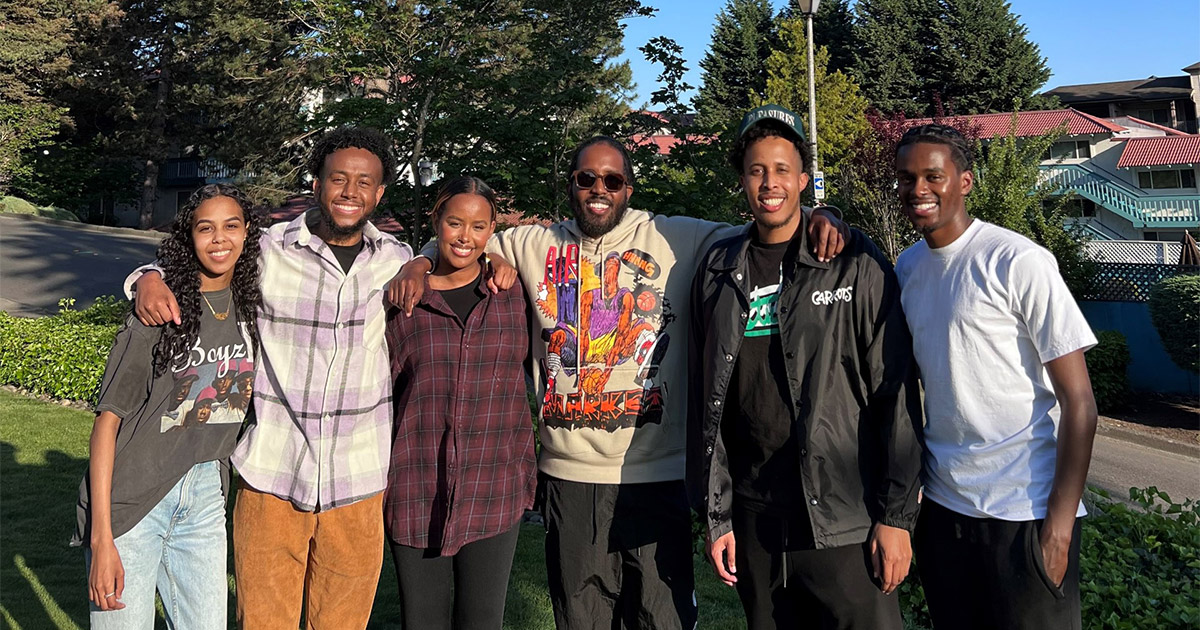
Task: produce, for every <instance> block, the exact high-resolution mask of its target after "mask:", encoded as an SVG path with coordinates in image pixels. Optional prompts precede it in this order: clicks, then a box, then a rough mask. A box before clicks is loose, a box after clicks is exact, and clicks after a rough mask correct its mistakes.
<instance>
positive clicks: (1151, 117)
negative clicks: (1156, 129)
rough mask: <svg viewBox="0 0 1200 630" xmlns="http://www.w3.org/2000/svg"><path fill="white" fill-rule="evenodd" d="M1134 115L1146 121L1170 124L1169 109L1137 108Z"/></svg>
mask: <svg viewBox="0 0 1200 630" xmlns="http://www.w3.org/2000/svg"><path fill="white" fill-rule="evenodd" d="M1134 117H1135V118H1141V119H1142V120H1145V121H1146V122H1152V123H1154V124H1156V125H1169V124H1171V110H1170V109H1139V110H1138V111H1137V114H1136V115H1135V116H1134Z"/></svg>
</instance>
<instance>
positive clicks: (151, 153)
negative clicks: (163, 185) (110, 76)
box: [138, 68, 171, 230]
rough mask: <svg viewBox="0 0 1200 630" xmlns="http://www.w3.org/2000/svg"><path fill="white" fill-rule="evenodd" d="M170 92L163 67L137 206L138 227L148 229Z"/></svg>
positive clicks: (168, 75) (162, 153) (163, 152)
mask: <svg viewBox="0 0 1200 630" xmlns="http://www.w3.org/2000/svg"><path fill="white" fill-rule="evenodd" d="M170 92H171V72H170V70H168V69H166V68H163V69H162V70H161V71H159V74H158V86H157V88H156V89H155V92H154V115H153V116H152V117H151V119H150V137H149V142H147V143H146V165H145V173H143V177H142V201H141V207H140V208H139V210H140V212H139V215H140V219H139V221H138V227H140V228H141V229H143V230H149V229H150V228H152V227H154V202H155V201H156V200H157V199H158V170H159V165H160V164H161V163H162V161H163V159H164V158H165V157H166V144H165V139H164V138H163V134H164V132H165V131H166V128H167V112H166V109H167V95H168V94H170Z"/></svg>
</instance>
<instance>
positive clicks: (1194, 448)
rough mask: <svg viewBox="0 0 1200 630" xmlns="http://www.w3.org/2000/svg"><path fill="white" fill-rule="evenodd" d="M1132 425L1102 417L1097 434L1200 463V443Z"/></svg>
mask: <svg viewBox="0 0 1200 630" xmlns="http://www.w3.org/2000/svg"><path fill="white" fill-rule="evenodd" d="M1132 425H1133V423H1131V422H1126V421H1124V420H1117V419H1115V418H1109V417H1106V416H1100V418H1099V423H1098V424H1097V425H1096V434H1097V435H1105V436H1108V437H1111V438H1113V439H1116V440H1121V441H1122V442H1128V443H1130V444H1137V445H1140V446H1145V447H1147V448H1153V449H1157V450H1160V451H1166V452H1168V453H1174V454H1176V455H1182V456H1184V457H1189V458H1192V459H1196V460H1197V461H1198V462H1200V442H1191V443H1189V442H1186V441H1183V440H1178V439H1173V438H1167V437H1163V436H1160V435H1155V434H1154V433H1150V432H1148V431H1146V430H1145V429H1144V428H1137V427H1135V426H1132ZM1197 474H1200V469H1198V472H1197Z"/></svg>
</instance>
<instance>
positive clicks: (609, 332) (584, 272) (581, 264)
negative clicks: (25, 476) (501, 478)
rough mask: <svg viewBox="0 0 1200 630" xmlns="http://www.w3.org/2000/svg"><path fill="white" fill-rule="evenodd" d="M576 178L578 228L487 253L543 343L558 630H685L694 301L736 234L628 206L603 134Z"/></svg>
mask: <svg viewBox="0 0 1200 630" xmlns="http://www.w3.org/2000/svg"><path fill="white" fill-rule="evenodd" d="M569 172H570V176H569V177H570V180H569V181H570V205H571V209H572V210H573V211H574V215H575V218H574V219H571V220H566V221H562V222H560V223H557V224H554V225H551V226H548V227H543V226H536V225H535V226H522V227H517V228H511V229H509V230H506V231H504V232H500V233H497V234H496V235H495V236H493V237H492V240H491V242H490V243H489V245H488V251H489V252H490V253H492V254H494V255H496V256H499V257H502V258H504V259H505V260H507V261H512V263H513V264H514V265H515V266H516V271H517V274H518V275H519V276H520V278H521V280H522V282H523V284H524V286H525V287H526V290H527V291H528V292H529V301H530V303H531V304H532V305H533V306H534V309H535V316H534V317H531V321H530V327H531V333H532V334H531V335H530V338H531V339H534V340H541V341H540V343H539V342H538V341H534V347H533V348H532V356H533V359H534V365H535V369H534V372H535V374H534V381H535V385H536V388H537V394H538V398H537V399H538V401H539V407H540V409H539V416H540V420H541V422H540V429H539V430H540V437H541V445H542V448H541V453H540V456H539V462H538V465H539V470H540V472H541V484H540V488H541V491H542V492H543V493H544V503H543V505H544V507H543V510H544V515H545V518H546V529H547V536H546V565H547V573H548V577H549V584H550V596H551V601H552V602H553V604H554V616H555V622H556V624H557V626H558V627H559V628H571V629H576V628H605V629H608V628H612V627H613V626H614V623H615V624H617V625H621V626H622V627H626V628H646V629H655V630H670V629H682V628H687V629H690V628H692V627H693V626H694V625H695V623H696V600H695V594H694V592H693V573H692V559H691V554H692V545H691V540H692V536H691V518H690V514H689V508H688V502H687V496H686V492H685V489H684V484H683V479H684V459H685V454H684V451H685V433H686V400H687V398H686V396H687V385H688V384H687V361H688V357H687V332H688V331H687V322H688V320H689V313H688V310H689V308H688V304H689V302H688V291H689V287H690V285H691V281H692V276H693V274H694V273H695V270H696V268H697V266H698V264H699V260H700V258H701V256H703V254H704V252H706V251H707V250H708V248H709V246H710V245H711V244H712V243H714V242H716V241H717V240H719V239H721V238H722V237H724V236H728V235H730V234H733V233H736V232H738V231H740V230H741V229H742V228H740V227H731V226H729V225H726V224H721V223H713V222H709V221H702V220H699V219H696V218H693V217H686V216H673V217H667V216H661V215H653V214H651V213H648V212H643V211H640V210H632V209H630V208H629V200H630V198H631V196H632V194H633V188H634V175H633V169H632V167H631V165H630V160H629V155H628V152H627V151H626V149H625V147H624V146H622V145H621V143H619V142H618V141H616V140H614V139H612V138H609V137H606V136H598V137H595V138H592V139H590V140H588V141H586V142H584V143H583V144H581V145H580V146H579V147H578V148H577V149H576V151H575V153H574V155H573V157H572V159H571V165H570V171H569ZM840 227H841V223H840V221H838V220H837V215H836V214H834V213H833V212H830V211H827V210H818V211H817V212H815V213H814V214H813V218H812V220H811V222H810V232H809V234H810V241H811V242H813V243H817V244H818V246H817V251H816V252H815V253H814V255H815V256H816V257H818V258H822V259H827V258H830V257H832V256H833V255H835V254H836V253H837V252H838V251H840V250H841V247H842V239H843V236H842V235H841V233H840V232H839V231H838V229H839V228H840ZM433 252H434V250H433V249H432V248H429V247H426V250H425V251H424V252H423V253H424V254H426V255H430V254H432V253H433ZM429 264H430V263H429V262H428V261H423V260H420V259H418V262H417V263H416V264H410V265H407V266H405V267H404V269H403V270H402V271H401V273H400V274H399V276H398V277H397V281H395V282H393V284H392V287H391V288H390V298H391V300H392V301H393V303H395V304H399V305H402V308H404V309H405V311H409V312H411V308H412V305H413V304H414V303H415V302H416V300H417V299H419V296H420V290H422V289H423V282H422V275H423V274H424V273H425V272H426V271H427V270H428V269H429V268H430V267H429V266H427V265H429ZM498 275H500V276H503V275H504V274H498ZM498 284H500V285H504V284H507V283H506V282H505V279H504V278H498Z"/></svg>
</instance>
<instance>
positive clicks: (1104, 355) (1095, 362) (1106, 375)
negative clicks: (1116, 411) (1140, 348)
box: [1084, 330, 1129, 412]
mask: <svg viewBox="0 0 1200 630" xmlns="http://www.w3.org/2000/svg"><path fill="white" fill-rule="evenodd" d="M1096 338H1097V340H1098V341H1099V343H1098V344H1097V345H1096V347H1095V348H1092V349H1091V350H1089V351H1088V353H1087V354H1085V355H1084V358H1085V359H1086V360H1087V369H1088V375H1089V376H1091V377H1092V392H1093V393H1094V394H1095V395H1096V408H1097V409H1099V410H1100V411H1102V412H1103V411H1108V410H1109V409H1112V408H1114V407H1119V406H1121V404H1122V403H1124V402H1125V396H1126V395H1127V394H1128V393H1129V376H1128V374H1127V373H1126V370H1127V368H1128V367H1129V346H1128V344H1126V343H1125V335H1122V334H1121V333H1119V332H1117V331H1115V330H1101V331H1100V332H1098V333H1097V334H1096Z"/></svg>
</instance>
